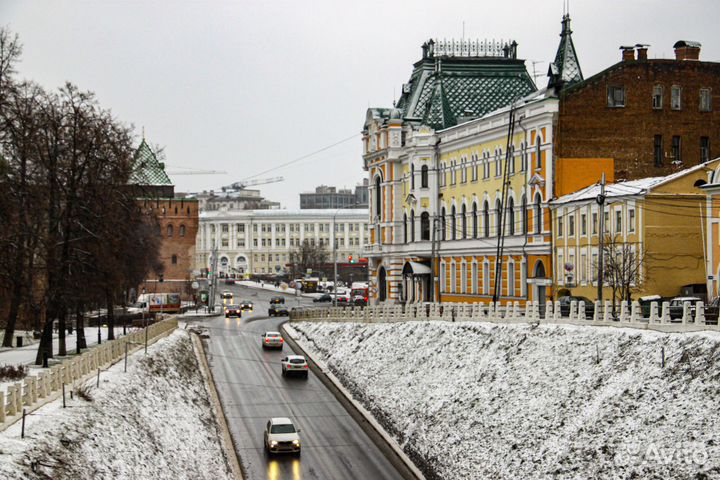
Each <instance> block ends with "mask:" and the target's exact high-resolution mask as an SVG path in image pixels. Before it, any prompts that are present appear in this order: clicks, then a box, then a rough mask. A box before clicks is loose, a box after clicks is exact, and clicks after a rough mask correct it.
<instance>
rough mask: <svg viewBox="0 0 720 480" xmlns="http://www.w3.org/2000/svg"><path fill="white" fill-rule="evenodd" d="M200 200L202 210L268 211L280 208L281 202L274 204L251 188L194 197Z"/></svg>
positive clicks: (200, 194) (206, 192)
mask: <svg viewBox="0 0 720 480" xmlns="http://www.w3.org/2000/svg"><path fill="white" fill-rule="evenodd" d="M194 197H195V198H197V199H198V202H199V205H200V210H201V211H203V212H205V211H213V210H222V209H225V210H267V209H271V208H280V202H273V201H271V200H268V199H266V198H265V197H263V196H262V195H261V194H260V190H256V189H251V188H237V189H236V188H223V189H222V190H220V191H217V192H216V191H214V190H210V191H209V192H208V191H204V192H202V193H197V194H195V195H194Z"/></svg>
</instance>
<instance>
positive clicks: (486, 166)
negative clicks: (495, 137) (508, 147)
mask: <svg viewBox="0 0 720 480" xmlns="http://www.w3.org/2000/svg"><path fill="white" fill-rule="evenodd" d="M483 178H490V154H489V153H488V152H485V153H483Z"/></svg>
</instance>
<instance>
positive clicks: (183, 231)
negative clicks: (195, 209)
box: [178, 225, 185, 237]
mask: <svg viewBox="0 0 720 480" xmlns="http://www.w3.org/2000/svg"><path fill="white" fill-rule="evenodd" d="M178 235H180V236H181V237H184V236H185V225H180V228H178Z"/></svg>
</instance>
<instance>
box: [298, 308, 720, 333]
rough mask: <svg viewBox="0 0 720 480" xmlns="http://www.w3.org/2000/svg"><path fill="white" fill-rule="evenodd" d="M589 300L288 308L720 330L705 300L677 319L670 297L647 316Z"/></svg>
mask: <svg viewBox="0 0 720 480" xmlns="http://www.w3.org/2000/svg"><path fill="white" fill-rule="evenodd" d="M585 307H586V305H585V302H575V301H573V302H571V303H570V305H569V309H568V315H567V316H562V315H561V313H562V311H563V308H562V307H561V305H560V302H551V303H548V304H546V305H542V306H541V305H540V304H539V303H538V302H527V304H526V305H525V307H524V309H523V308H521V307H520V302H514V303H513V304H512V305H499V304H494V303H493V302H490V303H488V304H485V303H482V302H480V303H425V304H408V305H390V304H383V305H376V306H370V307H305V308H296V309H293V311H291V312H290V320H291V321H321V322H322V321H325V322H364V323H389V322H407V321H428V320H430V321H453V322H454V321H459V322H465V321H479V322H492V323H554V324H572V325H592V326H613V327H628V328H640V329H651V330H658V331H663V332H692V331H701V330H715V331H720V327H718V325H710V324H708V323H707V321H706V318H705V305H704V303H703V302H697V303H696V304H695V305H691V304H690V302H685V304H684V305H683V308H682V317H681V318H679V319H677V320H675V319H672V318H671V315H670V311H671V308H670V304H669V302H663V304H662V308H661V309H660V310H658V305H657V304H656V303H653V304H651V305H650V312H649V313H650V315H649V317H648V318H645V317H643V314H642V307H641V305H640V303H639V302H637V301H635V302H632V303H629V302H621V303H620V305H619V306H618V308H617V309H616V310H615V312H613V309H612V305H611V303H610V302H605V303H604V304H601V303H600V302H595V304H594V308H592V316H588V315H587V314H586V312H587V310H586V308H585Z"/></svg>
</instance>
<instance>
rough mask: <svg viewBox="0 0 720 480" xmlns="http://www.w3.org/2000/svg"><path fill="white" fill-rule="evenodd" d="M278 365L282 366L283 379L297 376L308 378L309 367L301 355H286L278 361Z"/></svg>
mask: <svg viewBox="0 0 720 480" xmlns="http://www.w3.org/2000/svg"><path fill="white" fill-rule="evenodd" d="M280 365H281V366H282V375H283V377H287V376H290V375H298V376H300V377H303V378H308V370H309V367H308V364H307V361H306V360H305V357H303V356H302V355H288V356H287V357H285V358H283V359H282V360H280Z"/></svg>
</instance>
